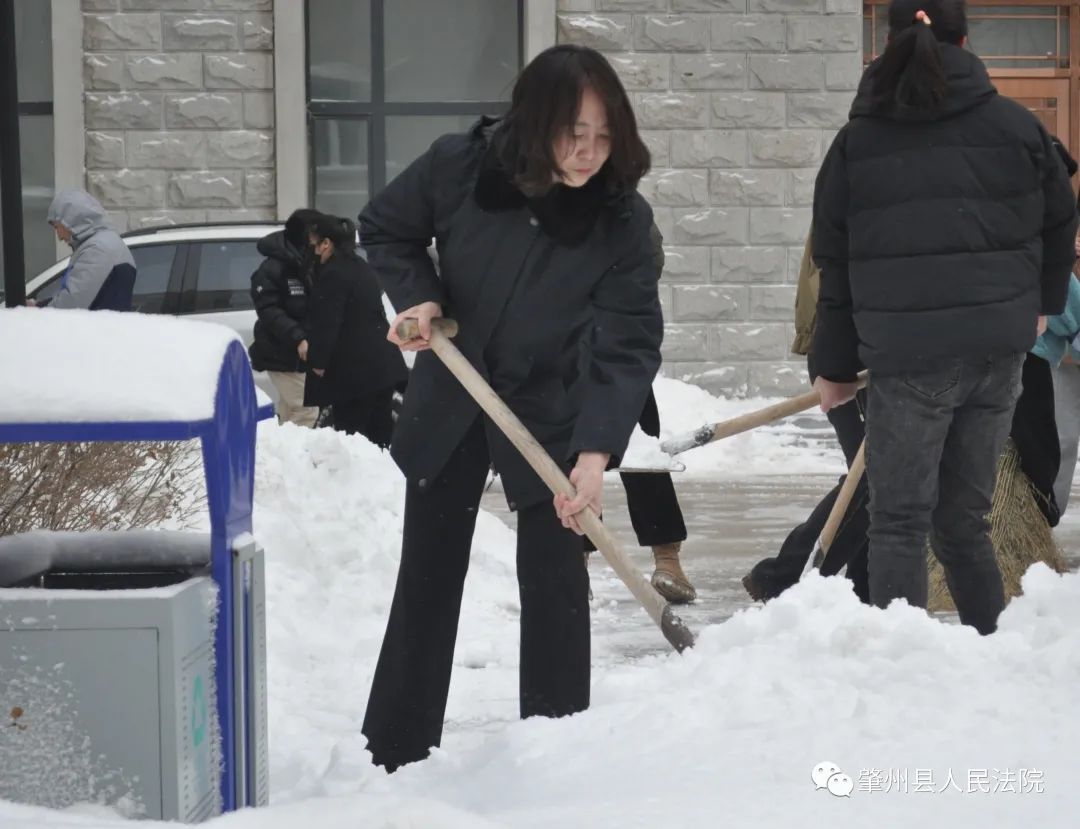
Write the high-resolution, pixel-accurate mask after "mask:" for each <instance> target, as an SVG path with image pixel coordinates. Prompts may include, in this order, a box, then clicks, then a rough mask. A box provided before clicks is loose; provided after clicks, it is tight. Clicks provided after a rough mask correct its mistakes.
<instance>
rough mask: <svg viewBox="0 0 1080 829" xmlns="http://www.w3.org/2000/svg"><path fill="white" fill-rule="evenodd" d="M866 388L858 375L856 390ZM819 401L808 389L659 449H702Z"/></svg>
mask: <svg viewBox="0 0 1080 829" xmlns="http://www.w3.org/2000/svg"><path fill="white" fill-rule="evenodd" d="M865 386H866V372H865V371H863V372H860V373H859V388H860V389H861V388H864V387H865ZM820 402H821V399H820V397H819V396H818V393H817V392H816V391H814V390H813V389H811V390H810V391H808V392H804V393H803V394H800V395H797V396H796V397H792V398H790V399H788V400H782V401H780V402H779V403H773V404H772V405H771V406H766V407H765V408H764V409H758V410H757V411H755V412H747V413H746V414H743V415H739V416H738V417H733V418H731V419H730V420H721V421H720V422H719V423H713V424H712V425H709V426H702V427H701V428H700V429H698V430H696V431H693V432H688V433H687V434H684V435H679V436H677V437H673V438H669V439H668V440H665V441H664V442H663V443H661V444H660V448H661V449H663V450H664V451H665V452H667V453H668V454H669V455H678V454H681V453H682V452H686V451H687V450H690V449H697V447H699V446H705V445H706V444H709V443H712V442H713V441H717V440H722V439H724V438H729V437H731V436H732V435H739V434H742V433H743V432H749V431H750V430H751V429H756V428H757V427H758V426H764V425H765V424H767V423H772V422H773V421H776V420H780V419H781V418H784V417H790V416H791V415H794V414H798V413H799V412H805V411H806V410H807V409H812V408H813V407H814V406H816V405H817V404H818V403H820Z"/></svg>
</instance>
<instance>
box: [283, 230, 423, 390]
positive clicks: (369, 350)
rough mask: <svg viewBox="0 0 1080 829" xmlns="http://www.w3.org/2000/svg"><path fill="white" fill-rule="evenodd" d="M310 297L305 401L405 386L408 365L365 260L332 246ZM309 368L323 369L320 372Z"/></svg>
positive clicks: (314, 281) (320, 267)
mask: <svg viewBox="0 0 1080 829" xmlns="http://www.w3.org/2000/svg"><path fill="white" fill-rule="evenodd" d="M312 281H313V286H312V290H311V295H310V297H309V299H308V321H307V325H306V326H305V327H306V329H307V332H308V335H307V339H308V359H307V365H308V375H307V380H306V382H305V384H304V405H306V406H327V405H331V404H333V403H334V402H335V401H339V400H357V399H361V398H372V397H375V396H376V395H377V394H379V393H380V392H384V391H387V390H388V389H391V388H398V387H403V386H404V384H405V382H406V381H407V380H408V376H409V374H408V369H407V368H406V367H405V361H404V359H403V358H402V356H401V352H400V350H399V349H398V348H397V346H395V345H393V344H391V343H389V342H387V339H386V335H387V333H388V332H389V330H390V325H389V323H388V322H387V321H386V313H385V311H384V310H383V304H382V292H381V291H380V290H379V284H378V282H377V281H376V279H375V276H374V274H372V272H371V268H370V267H368V265H367V263H365V262H364V260H362V259H360V258H358V257H355V256H350V255H348V254H345V253H342V252H341V251H336V252H335V253H334V255H333V256H331V257H330V259H328V260H327V261H326V263H325V264H321V265H316V266H315V272H314V274H313V280H312ZM313 369H323V370H324V371H325V374H324V376H322V377H320V376H318V375H317V374H315V373H314V371H313Z"/></svg>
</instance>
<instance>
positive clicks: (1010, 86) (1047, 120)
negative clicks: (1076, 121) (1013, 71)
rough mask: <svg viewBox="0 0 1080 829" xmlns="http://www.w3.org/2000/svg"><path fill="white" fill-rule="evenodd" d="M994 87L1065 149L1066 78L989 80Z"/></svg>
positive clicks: (1067, 136)
mask: <svg viewBox="0 0 1080 829" xmlns="http://www.w3.org/2000/svg"><path fill="white" fill-rule="evenodd" d="M992 80H993V83H994V86H996V87H997V91H998V92H999V93H1001V94H1002V95H1006V96H1008V97H1010V98H1012V99H1014V100H1015V101H1017V102H1018V103H1021V104H1023V105H1024V106H1025V107H1027V108H1028V109H1029V110H1031V112H1033V113H1034V114H1035V117H1036V118H1038V119H1039V120H1040V121H1041V122H1042V124H1043V126H1044V127H1046V129H1047V130H1048V131H1049V132H1050V134H1051V135H1055V136H1057V137H1058V138H1059V139H1060V140H1061V143H1063V144H1064V145H1065V146H1066V147H1068V146H1069V144H1070V143H1071V142H1070V141H1069V126H1070V123H1071V122H1070V121H1069V79H1068V78H992Z"/></svg>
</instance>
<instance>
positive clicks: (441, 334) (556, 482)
mask: <svg viewBox="0 0 1080 829" xmlns="http://www.w3.org/2000/svg"><path fill="white" fill-rule="evenodd" d="M447 331H453V332H455V333H456V332H457V323H455V322H454V321H453V320H448V319H440V318H436V319H434V320H432V326H431V340H430V342H431V350H432V351H434V352H435V354H436V355H437V356H438V358H439V359H440V360H442V362H443V364H444V365H445V366H446V367H447V368H448V369H449V370H450V372H451V373H452V374H453V375H454V376H455V377H456V378H457V379H458V381H459V382H460V383H461V385H463V386H464V387H465V390H466V391H468V392H469V394H470V395H471V396H472V398H473V399H474V400H475V401H476V402H477V404H479V406H480V408H481V409H483V410H484V412H485V413H486V414H487V416H488V417H490V418H491V419H492V421H494V423H495V425H496V426H498V427H499V429H500V430H502V432H503V434H505V435H506V437H507V438H509V439H510V442H511V443H513V444H514V447H515V448H516V449H517V450H518V452H520V453H521V455H522V456H523V457H524V458H525V460H526V461H528V463H529V466H531V467H532V468H533V471H534V472H536V474H537V475H539V476H540V478H541V480H543V482H544V483H545V484H547V487H548V489H550V490H551V491H552V493H554V494H556V495H566V496H568V497H570V498H573V497H574V495H575V494H576V492H575V490H574V486H573V484H571V483H570V480H569V479H568V478H567V477H566V475H565V474H563V471H562V469H560V468H559V466H558V464H556V463H555V461H553V460H552V459H551V456H550V455H549V454H548V453H547V451H546V450H545V449H544V447H543V446H541V445H540V443H539V442H538V441H537V440H536V438H534V437H533V436H532V434H531V433H530V432H529V430H528V429H526V428H525V424H523V423H522V422H521V421H520V420H519V419H518V417H517V415H515V414H514V413H513V412H512V411H510V409H509V407H507V405H506V404H505V403H503V402H502V400H501V399H500V398H499V396H498V395H497V394H495V391H494V389H492V388H491V386H489V385H488V383H487V381H486V380H484V378H483V377H482V376H481V375H480V372H478V371H477V370H476V369H475V368H473V365H472V363H470V362H469V361H468V360H467V359H466V358H465V355H463V354H462V353H461V352H460V351H458V349H457V347H456V346H455V345H454V344H453V343H452V342H450V340H449V337H448V335H447V333H446V332H447ZM397 332H398V336H399V337H400V338H401V339H403V340H406V339H412V338H413V337H414V336H418V335H419V327H418V326H417V324H416V321H415V320H404V321H403V322H401V323H400V324H399V325H398V327H397ZM578 523H579V524H581V526H582V528H583V529H584V530H585V534H586V535H588V537H589V538H590V539H591V540H592V542H593V544H595V545H596V549H598V550H599V551H600V552H601V554H602V555H603V556H604V558H605V559H606V560H607V562H608V564H610V565H611V567H612V569H613V570H614V571H615V573H616V575H618V577H619V578H620V579H621V580H622V582H623V583H624V584H625V585H626V586H627V587H628V588H629V589H630V592H631V593H632V594H633V595H634V598H636V599H637V600H638V601H639V602H641V604H642V606H643V607H644V608H645V610H646V612H648V614H649V616H650V617H651V618H652V620H653V621H654V622H655V623H656V624H657V625H658V626H659V627H660V630H661V632H662V633H663V634H664V638H666V639H667V640H668V642H670V643H671V645H672V646H673V647H674V648H675V649H676V650H677V651H679V652H682V651H683V650H684V649H686V648H689V647H692V646H693V644H694V636H693V634H692V633H691V632H690V630H689V629H688V628H687V627H686V625H684V624H683V622H682V620H680V619H679V617H678V616H677V615H676V614H675V613H674V612H673V611H672V609H671V607H670V605H668V603H667V602H666V601H665V600H664V597H663V596H661V595H660V594H659V593H657V592H656V589H655V588H654V587H653V586H652V585H651V584H650V583H649V582H648V580H646V579H645V577H644V576H643V575H642V574H641V573H640V571H638V570H637V569H636V568H635V567H634V566H633V565H632V564H631V563H630V559H629V558H627V556H626V553H624V552H623V550H622V548H621V546H620V545H619V542H618V541H617V540H616V539H615V536H613V535H612V534H611V532H610V531H609V530H608V528H607V527H606V526H605V525H604V523H603V522H602V521H601V520H600V516H598V515H597V514H596V513H595V512H594V511H593V510H592V508H591V507H590V508H588V509H586V510H584V511H583V512H581V513H579V514H578Z"/></svg>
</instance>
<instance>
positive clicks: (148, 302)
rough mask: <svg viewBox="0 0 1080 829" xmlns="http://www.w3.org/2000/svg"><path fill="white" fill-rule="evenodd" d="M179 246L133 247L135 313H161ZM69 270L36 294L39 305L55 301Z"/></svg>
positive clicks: (53, 279) (133, 300) (133, 302)
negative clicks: (53, 299) (54, 298)
mask: <svg viewBox="0 0 1080 829" xmlns="http://www.w3.org/2000/svg"><path fill="white" fill-rule="evenodd" d="M176 248H177V246H176V245H142V246H140V247H132V248H131V256H132V258H134V260H135V290H134V292H133V295H132V305H133V307H134V310H136V311H141V312H142V313H144V314H160V313H161V310H162V307H163V306H164V304H165V295H166V293H167V292H168V289H169V275H170V274H171V273H172V266H173V259H174V258H175V257H176ZM66 271H67V269H66V268H65V269H64V270H62V271H60V273H58V274H57V275H56V276H54V277H53V278H52V279H50V280H49V281H48V282H46V283H45V284H44V285H42V286H41V287H40V288H38V289H37V290H36V291H34V292H33V294H32V296H33V298H34V299H35V300H37V301H38V302H45V301H46V300H51V299H52V298H53V297H55V296H56V295H57V294H58V293H59V292H60V282H61V280H62V279H63V276H64V274H65V273H66Z"/></svg>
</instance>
